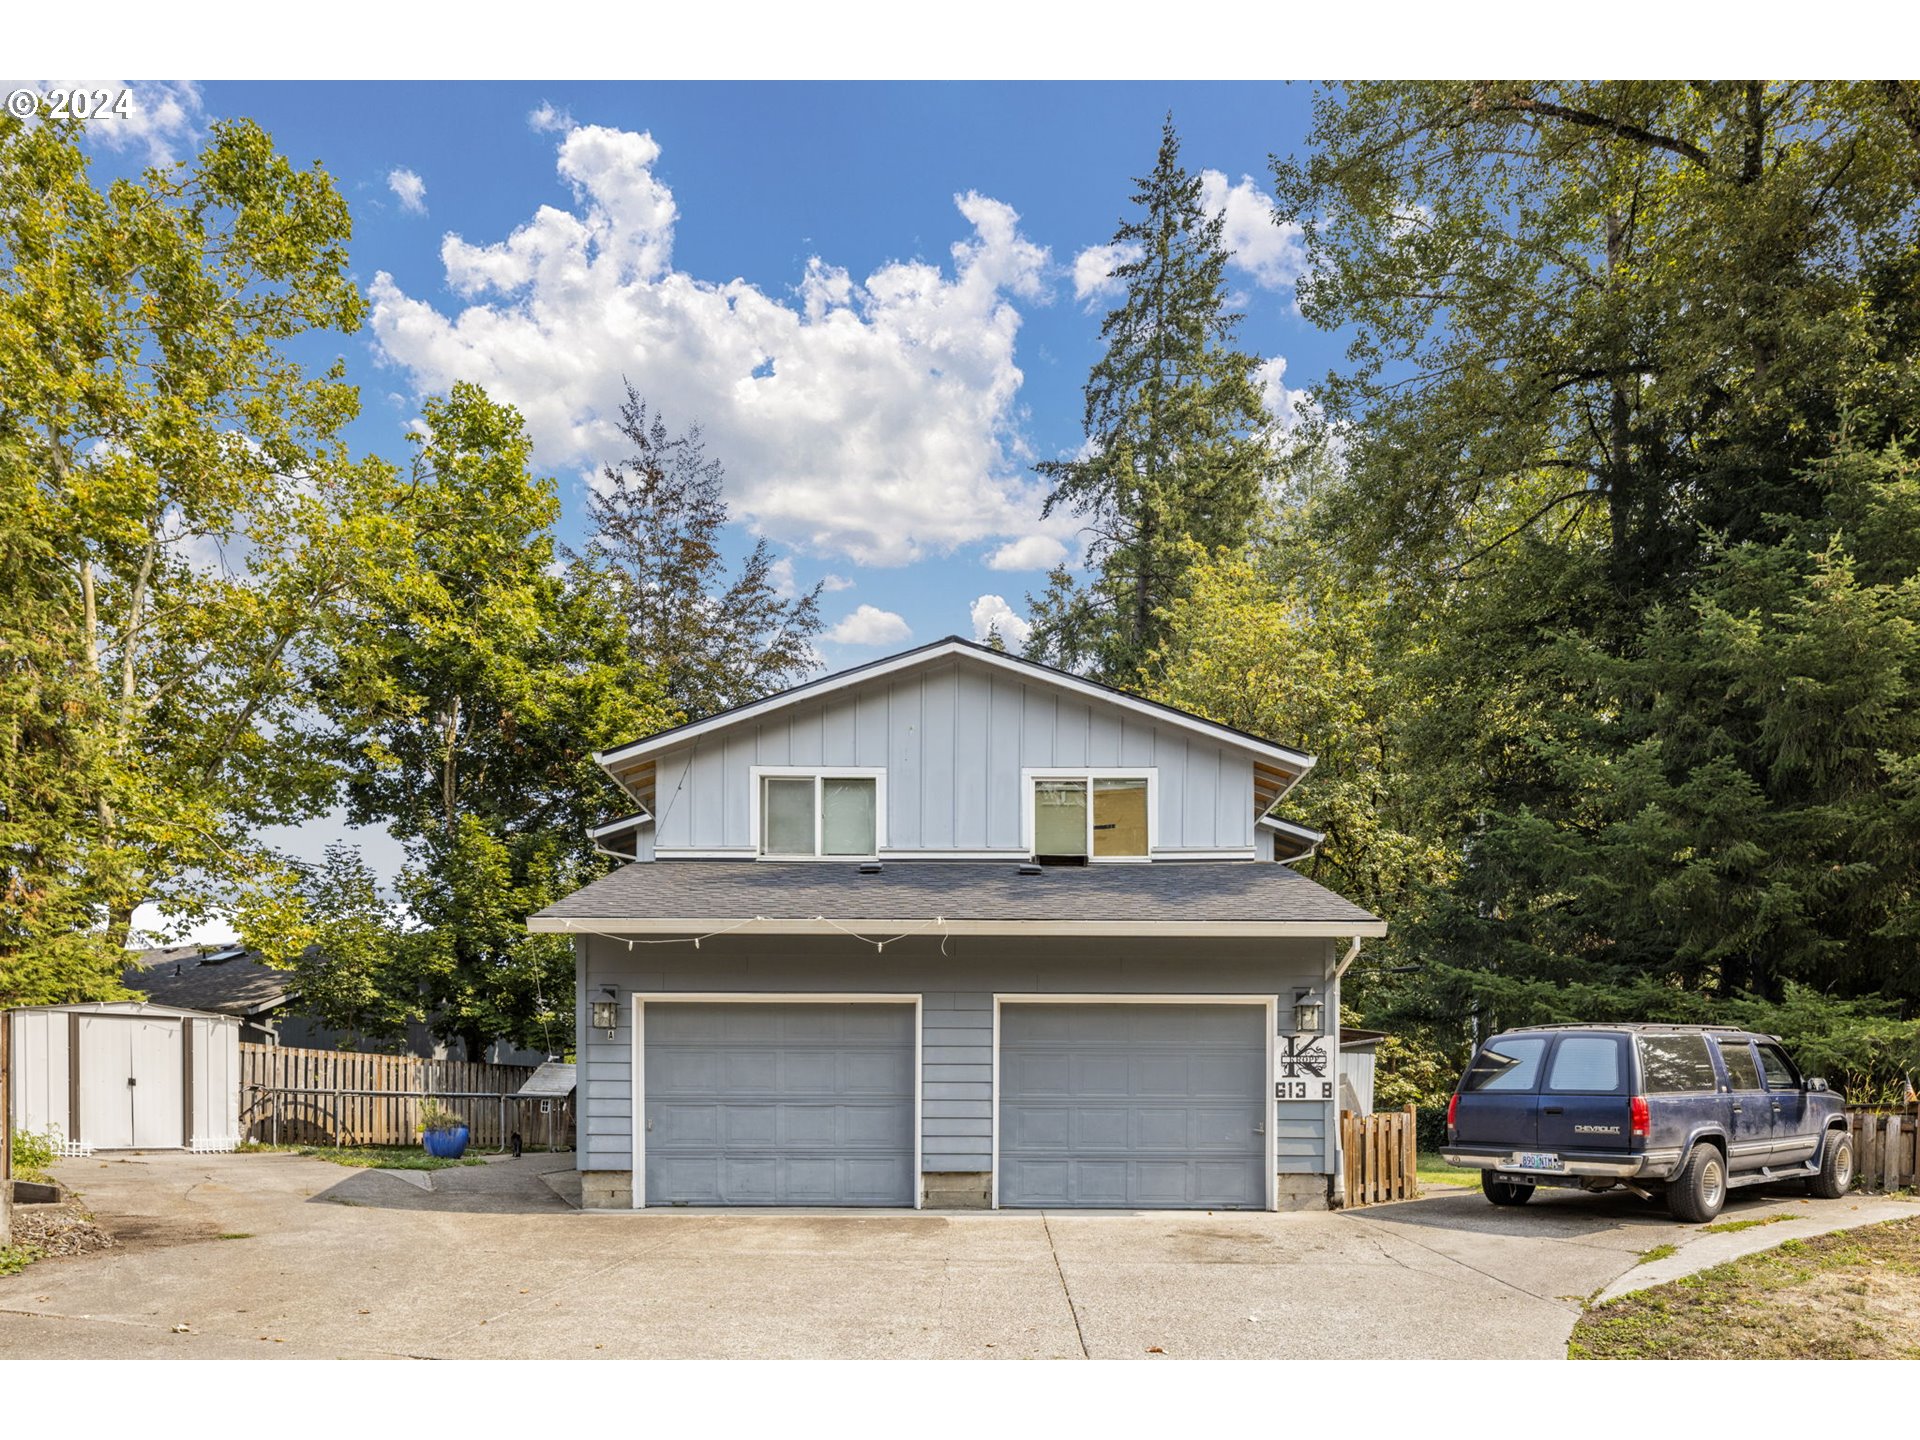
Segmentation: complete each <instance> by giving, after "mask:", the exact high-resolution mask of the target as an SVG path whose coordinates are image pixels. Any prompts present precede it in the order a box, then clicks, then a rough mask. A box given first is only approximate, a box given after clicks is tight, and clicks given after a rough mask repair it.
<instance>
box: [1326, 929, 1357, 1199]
mask: <svg viewBox="0 0 1920 1440" xmlns="http://www.w3.org/2000/svg"><path fill="white" fill-rule="evenodd" d="M1359 955H1360V937H1359V936H1358V935H1356V936H1354V937H1353V938H1352V939H1351V940H1350V941H1348V942H1347V953H1346V954H1344V955H1342V956H1341V957H1340V958H1339V960H1338V961H1336V962H1335V963H1334V965H1333V967H1332V969H1331V970H1330V971H1329V972H1328V975H1327V1005H1328V1007H1329V1009H1331V1010H1332V1012H1333V1076H1334V1080H1333V1104H1332V1105H1331V1106H1329V1107H1328V1108H1329V1110H1330V1111H1331V1112H1332V1113H1331V1114H1330V1115H1329V1117H1328V1120H1329V1123H1328V1125H1327V1135H1328V1137H1329V1138H1330V1139H1331V1141H1332V1144H1331V1145H1330V1146H1329V1147H1328V1149H1329V1150H1330V1151H1331V1152H1332V1155H1333V1174H1332V1175H1330V1176H1329V1177H1328V1178H1327V1200H1328V1208H1330V1209H1339V1208H1341V1207H1343V1206H1344V1205H1345V1204H1346V1179H1345V1176H1346V1173H1347V1157H1346V1156H1345V1155H1344V1154H1343V1153H1342V1152H1341V1147H1340V979H1341V977H1342V976H1343V975H1345V974H1346V973H1347V969H1348V967H1349V966H1351V965H1352V964H1353V962H1354V961H1355V960H1356V959H1357V958H1359Z"/></svg>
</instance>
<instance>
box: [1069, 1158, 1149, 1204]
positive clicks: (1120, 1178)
mask: <svg viewBox="0 0 1920 1440" xmlns="http://www.w3.org/2000/svg"><path fill="white" fill-rule="evenodd" d="M1131 1169H1132V1165H1131V1163H1130V1162H1128V1161H1125V1160H1074V1161H1071V1162H1069V1163H1068V1165H1067V1187H1068V1188H1067V1193H1066V1195H1064V1196H1063V1197H1062V1198H1061V1199H1059V1200H1057V1201H1054V1202H1053V1203H1054V1204H1057V1205H1063V1206H1064V1205H1072V1206H1076V1207H1100V1206H1108V1207H1121V1206H1127V1205H1131V1204H1133V1203H1134V1202H1133V1201H1132V1200H1131V1199H1129V1198H1128V1189H1129V1187H1128V1183H1127V1181H1128V1171H1129V1170H1131Z"/></svg>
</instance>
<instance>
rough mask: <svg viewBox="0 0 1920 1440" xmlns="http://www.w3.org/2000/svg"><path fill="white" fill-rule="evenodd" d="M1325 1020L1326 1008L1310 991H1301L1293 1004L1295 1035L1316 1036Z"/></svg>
mask: <svg viewBox="0 0 1920 1440" xmlns="http://www.w3.org/2000/svg"><path fill="white" fill-rule="evenodd" d="M1325 1018H1326V1006H1325V1005H1324V1004H1323V1003H1322V1001H1321V999H1320V997H1319V996H1318V995H1316V994H1314V993H1313V992H1312V991H1311V990H1302V991H1301V992H1300V993H1299V995H1298V996H1297V997H1296V998H1295V1000H1294V1002H1293V1028H1294V1032H1295V1033H1296V1034H1300V1035H1318V1034H1319V1033H1320V1026H1321V1023H1322V1022H1323V1021H1324V1019H1325Z"/></svg>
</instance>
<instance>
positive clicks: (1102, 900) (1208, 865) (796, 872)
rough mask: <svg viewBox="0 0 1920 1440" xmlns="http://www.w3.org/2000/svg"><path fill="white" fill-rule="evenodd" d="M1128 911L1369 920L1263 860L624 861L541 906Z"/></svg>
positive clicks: (830, 912) (1002, 914)
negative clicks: (1036, 863)
mask: <svg viewBox="0 0 1920 1440" xmlns="http://www.w3.org/2000/svg"><path fill="white" fill-rule="evenodd" d="M935 915H939V916H942V917H944V918H946V919H948V920H985V921H1001V920H1053V921H1080V920H1084V921H1090V922H1091V921H1099V922H1105V923H1112V922H1116V921H1119V922H1124V921H1129V920H1138V921H1145V922H1151V923H1157V924H1165V923H1168V922H1173V921H1195V922H1202V923H1212V924H1231V923H1245V922H1262V921H1266V922H1271V921H1313V922H1323V923H1332V924H1349V923H1358V924H1373V923H1377V922H1376V921H1375V917H1374V916H1372V915H1369V914H1368V913H1367V912H1366V911H1365V910H1362V909H1361V908H1360V907H1359V906H1358V905H1355V904H1354V903H1353V902H1352V901H1350V900H1346V899H1343V898H1342V897H1340V896H1338V895H1336V894H1334V893H1333V891H1331V890H1328V889H1326V888H1325V887H1324V886H1320V885H1316V884H1314V883H1313V881H1311V880H1309V879H1307V878H1306V877H1305V876H1304V875H1300V874H1297V873H1296V872H1294V871H1293V870H1291V869H1289V868H1288V867H1287V866H1285V865H1277V864H1274V863H1273V862H1271V861H1262V860H1189V861H1158V862H1155V863H1153V864H1149V865H1089V866H1047V867H1045V868H1043V869H1042V870H1041V872H1040V873H1039V874H1038V875H1022V874H1021V873H1019V868H1018V864H1017V862H1015V861H1013V860H907V861H890V862H888V863H887V864H885V865H884V866H883V867H882V869H881V871H880V873H879V874H878V875H863V874H861V873H860V867H859V864H858V863H857V862H848V863H846V864H837V863H826V862H819V861H813V862H804V863H783V862H779V861H766V860H656V861H650V862H649V861H643V862H638V863H635V864H632V865H623V866H621V867H620V868H619V869H618V870H615V871H614V872H613V873H612V874H610V875H607V876H605V877H603V878H602V879H599V880H596V881H594V882H593V883H592V884H591V885H588V886H585V887H584V888H582V889H580V890H576V891H574V893H573V894H571V895H569V896H567V897H566V898H565V899H563V900H559V901H556V902H555V903H554V904H552V905H550V906H548V907H547V908H546V909H545V910H542V911H541V912H540V914H539V916H538V917H536V918H543V919H552V920H563V919H572V920H579V921H591V920H601V921H609V922H611V921H635V920H682V919H685V920H739V919H748V918H752V917H756V916H763V917H765V918H767V919H769V920H812V919H814V918H815V917H818V916H824V917H826V918H828V919H861V920H902V921H913V920H926V919H929V918H931V917H932V916H935Z"/></svg>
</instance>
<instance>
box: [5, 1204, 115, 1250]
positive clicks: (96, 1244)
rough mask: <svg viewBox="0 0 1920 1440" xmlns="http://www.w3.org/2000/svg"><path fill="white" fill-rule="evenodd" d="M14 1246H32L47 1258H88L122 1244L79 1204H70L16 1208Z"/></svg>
mask: <svg viewBox="0 0 1920 1440" xmlns="http://www.w3.org/2000/svg"><path fill="white" fill-rule="evenodd" d="M13 1243H14V1244H15V1245H31V1246H32V1247H33V1248H34V1249H36V1250H38V1251H39V1252H40V1253H41V1255H42V1256H43V1257H46V1256H52V1255H89V1254H91V1253H92V1252H94V1251H95V1250H111V1249H114V1248H115V1247H116V1246H118V1245H119V1243H120V1242H119V1241H118V1240H116V1239H114V1238H113V1236H111V1235H109V1234H108V1233H107V1232H106V1231H105V1230H103V1229H101V1228H100V1227H99V1226H98V1225H96V1224H95V1223H94V1222H93V1221H92V1220H91V1219H89V1218H88V1217H87V1214H86V1212H85V1211H83V1210H82V1209H81V1208H80V1206H79V1204H78V1203H77V1202H76V1201H72V1200H69V1201H67V1202H66V1203H65V1204H63V1205H16V1206H14V1207H13Z"/></svg>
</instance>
